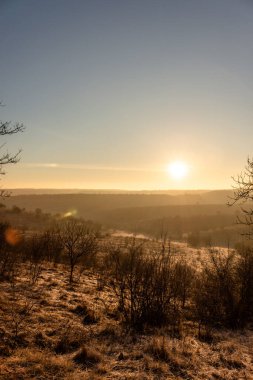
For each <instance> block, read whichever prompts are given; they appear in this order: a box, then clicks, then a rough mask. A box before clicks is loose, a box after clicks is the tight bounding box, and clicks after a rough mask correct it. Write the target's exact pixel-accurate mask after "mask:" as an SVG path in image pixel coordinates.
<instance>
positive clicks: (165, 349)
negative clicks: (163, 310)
mask: <svg viewBox="0 0 253 380" xmlns="http://www.w3.org/2000/svg"><path fill="white" fill-rule="evenodd" d="M118 243H119V238H117V244H118ZM172 250H173V251H174V253H175V254H177V253H178V252H183V254H184V256H187V255H188V256H189V259H190V262H191V264H192V265H193V266H197V265H198V264H199V265H201V264H200V262H199V260H200V258H201V260H202V261H203V260H205V257H206V259H207V255H208V253H207V252H204V251H200V250H194V249H188V248H187V246H186V245H184V246H183V245H175V246H174V245H173V247H172ZM205 255H206V256H205ZM29 271H30V268H29V264H28V263H24V264H22V268H20V270H19V274H18V276H17V277H16V280H15V282H9V281H2V282H1V283H0V297H1V307H0V313H1V314H0V318H1V319H0V321H1V323H0V335H1V341H0V378H1V379H3V380H10V379H13V380H14V379H41V380H42V379H66V380H67V379H73V380H74V379H97V380H98V379H139V380H142V379H214V380H215V379H220V380H221V379H224V380H228V379H229V380H230V379H231V380H232V379H233V380H238V379H248V380H249V379H253V332H252V330H250V329H248V328H245V329H243V330H237V331H231V330H230V331H229V330H224V329H222V330H221V329H219V330H215V329H212V332H211V334H210V335H209V337H203V336H202V337H200V336H199V335H198V329H197V326H196V325H194V324H191V323H189V322H187V323H184V324H183V325H182V326H181V329H180V334H174V335H173V334H172V333H171V330H170V329H169V328H167V327H160V328H158V327H156V328H155V327H148V326H147V327H145V328H144V329H143V330H142V331H139V332H138V331H136V330H134V329H132V328H130V327H127V326H126V325H124V323H123V320H122V318H121V315H120V313H119V312H118V310H117V307H116V306H117V302H116V299H115V294H114V293H113V292H112V291H111V288H110V286H107V285H109V284H107V283H104V282H101V278H100V276H99V274H98V273H96V272H95V271H94V270H88V269H87V270H85V271H84V272H83V273H82V274H81V275H80V276H79V275H78V272H79V269H78V268H77V272H76V277H75V278H76V281H75V282H74V283H73V284H71V285H70V284H69V281H68V268H67V267H66V266H65V265H63V264H57V265H52V264H49V263H43V265H42V266H41V268H40V272H39V274H38V277H37V279H36V282H34V283H32V282H31V279H30V277H29V273H30V272H29Z"/></svg>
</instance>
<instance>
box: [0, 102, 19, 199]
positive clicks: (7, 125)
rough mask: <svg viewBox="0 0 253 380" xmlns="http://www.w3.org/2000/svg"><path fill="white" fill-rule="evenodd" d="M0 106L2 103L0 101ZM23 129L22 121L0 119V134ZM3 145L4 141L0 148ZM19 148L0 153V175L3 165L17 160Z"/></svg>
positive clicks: (1, 192)
mask: <svg viewBox="0 0 253 380" xmlns="http://www.w3.org/2000/svg"><path fill="white" fill-rule="evenodd" d="M0 106H3V104H2V103H1V102H0ZM23 130H24V125H23V124H22V123H11V122H10V121H2V120H0V136H8V135H13V134H15V133H18V132H22V131H23ZM3 147H4V143H2V145H0V149H2V148H3ZM20 152H21V150H19V151H18V152H17V153H15V154H11V153H9V152H8V151H6V152H4V153H3V154H2V155H0V175H3V174H5V170H4V166H5V165H8V164H16V163H17V162H18V161H19V154H20ZM0 195H1V196H4V195H8V194H7V193H6V191H4V190H1V191H0Z"/></svg>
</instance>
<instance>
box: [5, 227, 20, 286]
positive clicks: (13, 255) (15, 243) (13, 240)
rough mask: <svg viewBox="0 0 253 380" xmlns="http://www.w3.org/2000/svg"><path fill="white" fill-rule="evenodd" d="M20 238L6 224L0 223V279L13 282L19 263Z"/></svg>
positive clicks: (15, 231) (16, 232)
mask: <svg viewBox="0 0 253 380" xmlns="http://www.w3.org/2000/svg"><path fill="white" fill-rule="evenodd" d="M20 245H21V236H20V235H19V233H18V231H17V230H15V229H13V228H12V227H10V226H9V224H8V223H0V279H1V280H9V281H10V282H15V279H16V277H17V275H18V273H19V267H20V263H21V254H20Z"/></svg>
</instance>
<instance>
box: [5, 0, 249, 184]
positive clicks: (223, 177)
mask: <svg viewBox="0 0 253 380" xmlns="http://www.w3.org/2000/svg"><path fill="white" fill-rule="evenodd" d="M0 47H1V59H0V88H1V91H0V99H1V100H2V101H3V103H4V104H5V107H2V108H1V109H0V118H1V119H2V120H12V121H22V122H23V123H24V124H25V125H26V131H25V132H24V133H22V134H20V135H15V136H12V137H9V138H6V139H3V142H6V147H8V149H9V150H10V151H15V150H17V149H18V148H22V150H23V151H22V154H21V161H20V163H18V164H17V165H15V166H13V167H8V169H7V172H8V173H7V176H6V177H5V178H4V180H3V181H2V185H3V186H5V187H9V188H10V187H38V188H42V187H45V188H104V189H105V188H121V189H166V188H168V189H171V188H178V189H179V188H191V189H207V188H210V189H212V188H230V187H231V185H232V180H231V176H232V175H236V174H237V173H238V172H240V171H241V170H242V169H243V167H244V165H245V163H246V159H247V156H248V155H249V156H251V155H253V152H252V148H253V146H252V144H253V1H252V0H176V1H175V0H171V1H170V0H153V1H150V0H125V1H123V0H122V1H121V0H0ZM4 149H5V148H4ZM174 160H183V161H185V162H186V163H187V164H188V165H189V175H188V177H187V178H185V179H182V180H181V181H175V180H173V179H172V178H170V177H169V175H168V174H167V172H166V170H165V169H166V167H167V165H168V164H169V163H170V162H172V161H174Z"/></svg>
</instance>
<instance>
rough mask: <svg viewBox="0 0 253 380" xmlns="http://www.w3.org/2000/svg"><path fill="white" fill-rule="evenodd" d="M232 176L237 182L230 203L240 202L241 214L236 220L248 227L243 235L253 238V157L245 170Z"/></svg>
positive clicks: (248, 160)
mask: <svg viewBox="0 0 253 380" xmlns="http://www.w3.org/2000/svg"><path fill="white" fill-rule="evenodd" d="M232 178H233V181H234V183H235V184H234V186H233V189H234V194H233V196H232V197H230V201H229V202H228V205H229V206H232V205H234V204H235V203H240V210H241V215H238V216H237V220H236V222H237V224H241V225H244V226H246V227H247V228H248V231H246V232H244V233H243V235H245V236H246V237H247V238H249V239H251V238H252V235H253V208H252V207H251V206H250V203H251V202H252V201H253V159H250V158H248V159H247V164H246V166H245V168H244V171H242V172H241V173H240V174H239V175H237V176H236V177H232Z"/></svg>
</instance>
